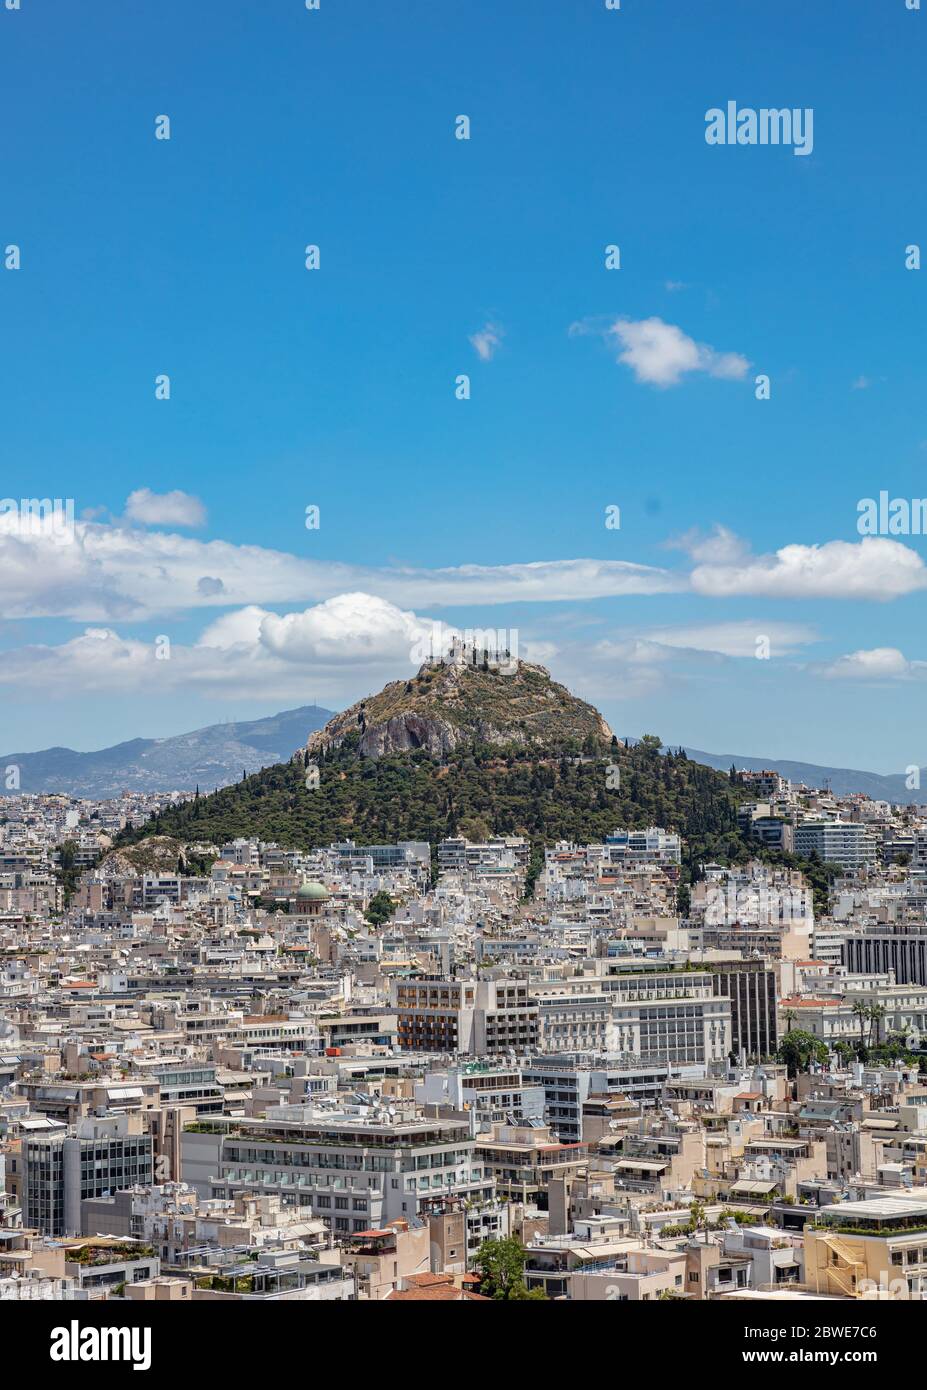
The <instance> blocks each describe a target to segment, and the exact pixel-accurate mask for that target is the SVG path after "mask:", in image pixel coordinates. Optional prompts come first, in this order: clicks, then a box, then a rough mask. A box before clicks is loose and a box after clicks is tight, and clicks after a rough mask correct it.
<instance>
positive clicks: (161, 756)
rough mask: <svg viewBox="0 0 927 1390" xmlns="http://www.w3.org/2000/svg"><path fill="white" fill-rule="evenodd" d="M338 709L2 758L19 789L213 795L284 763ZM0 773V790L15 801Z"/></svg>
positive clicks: (97, 796) (0, 766)
mask: <svg viewBox="0 0 927 1390" xmlns="http://www.w3.org/2000/svg"><path fill="white" fill-rule="evenodd" d="M331 717H332V711H331V710H327V709H322V708H320V707H319V706H318V705H302V706H300V707H299V708H298V709H290V710H284V711H283V712H282V713H280V714H273V715H269V716H268V717H267V718H266V719H249V720H244V721H241V722H239V723H230V724H209V725H207V726H206V727H205V728H202V729H194V730H193V732H192V733H189V734H177V735H175V736H174V737H173V738H133V739H129V740H128V741H127V742H126V743H117V744H114V745H113V747H111V748H101V749H99V750H98V751H96V752H92V753H78V752H75V750H74V749H73V748H43V749H42V750H41V751H39V752H37V753H7V754H5V755H0V772H2V771H3V770H4V769H6V768H9V767H13V766H15V767H18V768H19V791H20V792H33V793H43V792H44V793H52V792H62V793H65V794H67V795H69V796H77V797H87V798H90V799H93V800H98V801H99V800H105V799H106V798H107V797H111V796H118V795H119V793H120V792H122V791H134V792H172V791H193V790H194V789H195V788H196V787H197V786H200V787H201V788H202V789H203V790H208V791H212V789H213V788H214V787H227V786H228V785H229V783H231V782H237V781H238V780H239V779H240V777H241V775H242V772H247V773H252V772H258V771H260V769H261V768H262V767H269V766H270V765H271V764H273V763H279V762H283V761H284V760H285V759H287V758H289V757H290V756H291V754H292V752H293V749H294V748H297V747H299V746H300V745H301V744H305V742H306V736H307V735H308V734H309V733H311V732H312V730H314V729H320V728H321V727H322V726H323V724H325V723H326V722H327V721H328V720H329V719H331ZM8 780H9V779H8V778H7V777H6V776H0V790H2V792H3V794H4V795H5V796H13V795H15V794H16V792H15V790H14V789H12V788H9V787H7V786H6V782H7V781H8Z"/></svg>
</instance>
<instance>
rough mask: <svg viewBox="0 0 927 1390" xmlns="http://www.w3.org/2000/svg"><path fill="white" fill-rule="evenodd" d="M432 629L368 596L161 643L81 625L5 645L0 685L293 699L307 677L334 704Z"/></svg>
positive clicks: (230, 622) (248, 613)
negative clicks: (76, 631) (36, 640)
mask: <svg viewBox="0 0 927 1390" xmlns="http://www.w3.org/2000/svg"><path fill="white" fill-rule="evenodd" d="M433 628H434V624H433V621H432V620H431V619H430V618H422V617H419V616H418V615H416V614H415V613H412V612H409V611H405V610H402V609H399V608H397V607H396V606H395V605H393V604H390V603H388V602H386V601H385V600H384V599H381V598H378V597H377V596H376V595H373V594H364V593H349V594H340V595H338V596H337V597H335V598H332V599H328V600H326V601H325V602H323V603H320V604H317V605H315V606H314V607H312V608H307V609H306V610H305V611H303V612H299V613H287V614H283V615H279V614H276V613H274V612H272V611H269V610H266V609H263V608H260V607H258V606H257V605H249V606H248V607H246V608H243V609H239V610H237V611H235V612H231V613H224V614H222V616H221V617H219V618H218V619H217V620H216V621H215V622H213V623H212V624H210V625H209V626H208V627H207V628H206V629H205V631H204V632H203V633H202V634H201V636H200V638H199V640H198V641H197V642H196V643H195V644H193V645H185V644H183V643H179V642H174V643H170V644H169V646H168V647H167V648H165V646H164V644H163V641H162V643H161V644H160V646H159V645H157V644H156V643H155V642H153V641H151V642H144V641H140V640H138V639H136V638H131V637H123V636H121V635H120V634H119V633H118V632H116V631H115V630H114V629H113V628H107V627H88V628H87V629H86V630H85V631H84V632H82V633H81V634H80V635H79V636H77V637H74V638H72V639H71V640H70V641H67V642H62V643H60V644H58V645H57V646H50V645H49V646H46V645H34V646H26V647H21V648H19V649H18V650H16V651H9V652H6V653H5V655H4V660H3V662H2V663H0V687H3V686H6V687H16V688H18V689H20V690H30V689H36V690H41V691H42V693H43V694H47V695H50V696H56V695H58V696H67V695H70V694H75V693H79V692H84V693H90V692H94V691H106V692H107V693H111V694H115V693H124V694H131V693H133V692H138V693H145V694H149V695H150V694H151V693H152V692H155V691H157V692H163V693H165V694H168V693H170V692H172V691H174V690H186V691H199V692H201V693H207V694H214V695H215V694H220V695H225V696H235V697H240V696H247V695H251V696H260V697H261V698H280V699H288V698H291V697H292V698H297V699H302V698H304V697H305V695H306V691H307V682H311V687H312V692H313V695H314V696H315V695H318V696H320V697H329V698H334V699H335V700H336V702H338V701H341V700H342V699H345V700H346V699H347V698H348V697H350V698H354V696H356V695H357V694H358V693H362V692H363V691H365V690H368V689H370V690H373V689H377V688H379V687H380V686H382V685H383V684H385V682H386V681H388V680H396V679H397V678H401V677H402V676H403V675H404V674H405V673H407V672H408V673H411V671H412V670H413V669H416V668H417V667H418V666H419V665H420V664H421V659H422V657H421V655H420V650H419V649H420V648H422V647H423V646H425V647H427V646H428V641H429V639H430V637H431V635H432V631H433ZM441 630H442V632H443V633H447V634H452V633H455V632H456V629H453V628H450V627H444V626H443V625H442V628H441Z"/></svg>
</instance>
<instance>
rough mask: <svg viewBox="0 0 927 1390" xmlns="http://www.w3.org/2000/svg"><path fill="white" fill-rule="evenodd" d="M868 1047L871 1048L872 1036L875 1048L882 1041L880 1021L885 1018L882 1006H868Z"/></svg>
mask: <svg viewBox="0 0 927 1390" xmlns="http://www.w3.org/2000/svg"><path fill="white" fill-rule="evenodd" d="M868 1013H869V1046H870V1047H872V1046H873V1041H872V1039H873V1034H875V1046H876V1047H878V1046H879V1044H880V1042H881V1041H882V1020H883V1018H884V1017H885V1005H884V1004H870V1006H869V1010H868Z"/></svg>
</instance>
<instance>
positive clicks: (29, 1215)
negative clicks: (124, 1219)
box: [20, 1115, 154, 1236]
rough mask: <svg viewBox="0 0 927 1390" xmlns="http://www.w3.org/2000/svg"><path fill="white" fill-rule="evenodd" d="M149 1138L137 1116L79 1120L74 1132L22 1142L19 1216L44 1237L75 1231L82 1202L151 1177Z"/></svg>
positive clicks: (145, 1180)
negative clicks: (21, 1214) (20, 1210)
mask: <svg viewBox="0 0 927 1390" xmlns="http://www.w3.org/2000/svg"><path fill="white" fill-rule="evenodd" d="M153 1178H154V1173H153V1155H152V1139H151V1136H150V1135H149V1134H145V1133H143V1132H142V1119H141V1117H140V1116H130V1115H118V1116H110V1117H107V1118H105V1119H98V1120H81V1121H78V1124H77V1126H76V1131H75V1132H71V1131H70V1130H69V1131H66V1132H64V1131H62V1132H58V1133H55V1134H45V1135H30V1136H29V1137H27V1138H24V1139H23V1141H22V1151H21V1190H20V1200H21V1202H22V1208H23V1220H24V1222H25V1223H26V1225H28V1226H32V1227H34V1228H35V1229H36V1230H38V1231H41V1232H42V1233H43V1234H45V1235H53V1236H65V1235H78V1234H79V1233H80V1231H81V1202H83V1201H84V1200H85V1199H86V1198H88V1197H101V1196H103V1195H104V1193H108V1192H114V1191H116V1190H117V1189H119V1188H125V1187H132V1186H133V1185H134V1184H135V1183H150V1182H152V1181H153Z"/></svg>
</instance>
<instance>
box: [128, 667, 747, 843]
mask: <svg viewBox="0 0 927 1390" xmlns="http://www.w3.org/2000/svg"><path fill="white" fill-rule="evenodd" d="M739 794H740V793H739V791H738V789H737V788H736V787H733V786H732V785H731V784H730V782H729V780H728V778H727V777H725V776H723V775H722V774H720V773H718V772H715V771H713V770H712V769H710V768H707V767H704V766H702V765H701V764H699V763H696V762H693V761H692V760H691V759H689V758H687V757H686V755H685V754H684V753H681V752H679V753H675V752H666V753H663V752H661V744H660V740H659V739H658V738H656V737H653V736H646V737H645V738H643V739H642V740H640V741H639V742H638V743H636V744H635V745H634V746H631V747H626V746H625V745H624V744H622V743H620V742H619V741H618V739H616V738H615V737H614V735H612V733H611V731H610V730H609V728H608V726H607V724H605V722H604V720H603V719H602V718H601V716H600V715H599V714H598V712H597V711H596V710H595V709H593V707H592V706H591V705H588V704H586V703H585V702H583V701H582V700H578V699H576V698H575V697H574V696H572V695H571V694H570V693H569V691H567V690H566V689H565V688H564V687H563V686H560V685H557V684H556V683H555V682H554V681H552V680H551V679H550V676H549V675H548V673H547V672H546V671H545V670H544V669H543V667H539V666H529V665H526V664H525V663H521V662H520V663H518V668H517V671H516V672H515V673H513V674H512V675H504V674H502V673H501V672H499V671H494V670H491V669H490V670H486V669H482V668H479V667H472V666H456V667H441V666H438V667H435V666H427V665H426V666H424V667H423V668H422V670H421V671H420V672H419V674H418V676H417V677H416V678H415V679H414V680H412V681H408V682H394V683H393V684H391V685H388V686H386V688H385V689H384V690H383V691H381V692H380V694H379V695H377V696H372V697H371V698H369V699H368V700H363V701H359V702H358V704H356V705H354V706H352V708H351V709H350V710H347V711H345V713H344V714H341V715H336V716H335V718H334V719H332V720H330V721H329V723H328V724H326V726H325V728H324V729H323V730H321V731H319V732H317V733H314V734H312V735H311V736H310V738H309V739H308V743H307V746H306V747H305V748H303V749H300V750H299V751H298V752H297V753H296V754H294V756H293V757H292V758H291V759H290V761H289V762H287V763H283V764H280V765H278V766H276V767H271V768H265V769H264V771H263V772H260V773H257V774H255V775H253V776H249V777H246V778H244V779H243V780H242V781H240V782H239V783H237V784H236V785H234V786H230V787H226V788H224V789H221V790H219V791H218V792H216V793H214V794H212V795H209V796H205V797H204V796H200V797H197V798H196V799H195V800H193V801H190V802H187V803H186V804H185V805H183V806H178V807H173V808H170V809H169V810H168V811H166V812H165V813H164V814H163V815H161V816H159V817H155V818H154V819H152V820H151V821H150V822H149V823H148V824H147V825H146V826H144V827H142V828H141V830H139V831H135V832H132V833H131V834H129V835H127V836H125V837H123V841H122V842H123V843H127V842H130V841H131V840H133V839H138V838H140V837H142V836H144V835H150V834H160V835H171V836H174V837H175V838H177V839H179V840H181V841H184V842H187V843H198V844H203V843H212V844H221V843H222V842H223V841H225V840H227V839H230V838H233V837H235V836H239V835H243V836H258V837H260V838H261V839H264V840H276V841H278V842H279V843H281V844H284V845H292V846H297V847H306V848H308V847H312V846H318V845H325V844H329V843H331V842H332V841H333V840H339V839H344V838H346V837H350V838H353V839H355V840H356V841H357V842H358V843H374V844H375V843H383V842H389V841H395V840H405V839H416V840H427V841H429V842H430V843H431V844H432V845H434V844H436V843H437V842H438V841H439V840H441V839H443V838H445V837H446V836H448V835H452V834H455V833H464V834H467V835H468V836H469V838H472V839H478V838H481V837H483V836H485V835H489V834H492V833H495V834H520V835H525V836H527V837H529V838H530V839H531V840H532V842H533V843H534V846H535V851H536V854H535V858H536V859H537V854H538V851H539V848H540V846H542V845H544V844H553V843H555V842H556V841H557V840H560V839H573V840H577V841H582V842H589V841H595V840H601V839H602V838H603V837H604V836H605V835H607V834H608V833H609V832H610V831H612V830H613V829H614V828H615V827H616V826H618V825H632V826H644V825H650V824H657V825H663V826H666V827H667V828H675V829H677V830H679V831H680V832H681V833H682V834H683V835H684V836H685V837H686V839H687V841H688V844H689V853H690V855H691V856H692V859H693V861H696V860H698V859H699V858H705V857H712V858H714V857H723V858H726V859H731V858H746V857H748V850H747V847H746V846H745V844H744V842H743V840H742V839H741V837H740V836H739V834H738V832H737V821H736V805H737V798H738V795H739ZM691 867H692V865H691V864H690V868H691Z"/></svg>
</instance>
